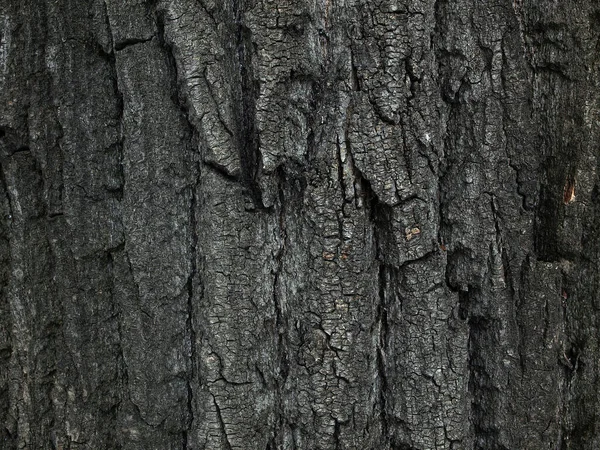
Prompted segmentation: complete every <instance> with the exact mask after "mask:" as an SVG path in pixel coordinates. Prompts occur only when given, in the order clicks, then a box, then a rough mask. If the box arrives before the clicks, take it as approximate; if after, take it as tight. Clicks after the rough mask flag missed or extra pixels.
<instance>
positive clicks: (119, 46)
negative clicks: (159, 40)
mask: <svg viewBox="0 0 600 450" xmlns="http://www.w3.org/2000/svg"><path fill="white" fill-rule="evenodd" d="M154 36H155V35H152V36H150V37H147V38H128V39H123V40H122V41H119V42H115V44H114V49H115V52H120V51H121V50H124V49H126V48H127V47H131V46H133V45H138V44H144V43H146V42H150V41H151V40H152V39H154Z"/></svg>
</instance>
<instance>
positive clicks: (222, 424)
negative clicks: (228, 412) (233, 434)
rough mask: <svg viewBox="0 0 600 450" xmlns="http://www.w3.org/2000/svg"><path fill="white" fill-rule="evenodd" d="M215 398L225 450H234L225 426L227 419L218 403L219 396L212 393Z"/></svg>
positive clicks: (214, 402)
mask: <svg viewBox="0 0 600 450" xmlns="http://www.w3.org/2000/svg"><path fill="white" fill-rule="evenodd" d="M211 395H212V398H213V404H214V405H215V411H216V413H217V420H218V421H219V426H220V428H221V433H222V439H223V446H224V448H225V450H232V447H231V442H229V436H227V429H226V427H225V421H224V420H223V414H222V413H221V408H220V407H219V404H218V403H217V398H216V397H215V395H214V394H211Z"/></svg>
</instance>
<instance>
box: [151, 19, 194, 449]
mask: <svg viewBox="0 0 600 450" xmlns="http://www.w3.org/2000/svg"><path fill="white" fill-rule="evenodd" d="M156 27H157V30H158V31H157V38H158V42H159V45H160V46H161V48H162V49H163V51H164V54H165V58H166V62H167V68H168V70H169V73H170V79H171V100H172V101H173V103H174V104H175V106H176V107H177V108H178V110H179V112H180V115H181V118H182V119H183V121H184V128H186V131H187V136H186V137H187V140H186V143H187V145H188V146H189V148H188V149H187V150H188V152H187V153H188V154H189V155H194V156H193V157H192V159H194V157H195V156H197V155H196V151H197V148H198V145H197V143H198V139H199V137H198V131H197V130H196V128H195V127H194V125H193V124H192V122H191V121H190V117H189V107H188V105H187V100H186V97H185V95H184V94H183V93H182V92H181V90H180V84H179V75H178V69H177V60H176V58H175V53H174V51H173V48H172V45H171V43H170V42H168V41H167V38H166V36H165V12H164V11H156ZM200 173H201V172H200V162H199V159H196V161H195V162H194V164H193V169H192V176H193V178H194V181H193V182H192V184H191V185H190V189H191V199H190V217H189V226H190V273H189V276H188V279H187V282H186V290H187V297H188V298H187V318H186V328H187V330H188V333H189V336H188V339H189V345H190V355H189V357H190V373H189V374H188V376H187V379H186V389H187V403H186V405H187V410H188V415H189V417H188V418H187V423H186V424H185V428H184V429H183V431H182V437H183V446H184V449H185V448H187V447H188V433H189V431H190V430H191V428H192V424H193V422H194V405H193V401H194V389H193V387H192V382H193V380H194V378H195V376H196V365H197V359H196V358H197V355H196V330H195V327H194V322H195V321H194V310H195V308H194V301H195V297H196V292H195V289H194V281H195V279H196V277H197V275H198V268H197V255H198V219H197V216H196V212H197V211H196V210H197V204H198V192H197V190H198V186H199V184H200Z"/></svg>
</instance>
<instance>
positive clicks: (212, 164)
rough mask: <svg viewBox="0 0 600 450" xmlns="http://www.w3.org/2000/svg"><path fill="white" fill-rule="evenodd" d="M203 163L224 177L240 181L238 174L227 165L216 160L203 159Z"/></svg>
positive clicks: (236, 181)
mask: <svg viewBox="0 0 600 450" xmlns="http://www.w3.org/2000/svg"><path fill="white" fill-rule="evenodd" d="M202 165H203V166H204V167H206V168H207V169H209V170H210V171H212V172H214V173H216V174H217V175H219V176H221V177H223V178H224V179H226V180H227V181H231V182H232V183H239V181H240V179H239V177H238V176H236V175H232V174H231V173H230V172H229V171H228V170H227V169H226V168H225V167H223V166H222V165H220V164H218V163H216V162H214V161H202Z"/></svg>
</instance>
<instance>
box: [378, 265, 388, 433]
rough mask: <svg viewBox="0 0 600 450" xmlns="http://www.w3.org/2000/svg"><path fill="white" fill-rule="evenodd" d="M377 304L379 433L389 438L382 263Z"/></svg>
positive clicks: (384, 271) (385, 276) (385, 280)
mask: <svg viewBox="0 0 600 450" xmlns="http://www.w3.org/2000/svg"><path fill="white" fill-rule="evenodd" d="M378 277H379V278H378V281H379V304H378V306H377V321H378V324H379V342H378V345H377V376H378V379H379V382H380V387H379V407H380V408H381V411H380V420H381V433H382V436H383V438H384V439H388V438H389V420H388V411H387V398H388V395H389V394H388V381H387V371H386V350H387V339H388V310H387V308H388V305H387V301H386V294H387V292H386V289H387V288H388V277H389V273H388V271H387V269H386V266H385V265H384V264H381V263H380V265H379V275H378Z"/></svg>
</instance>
